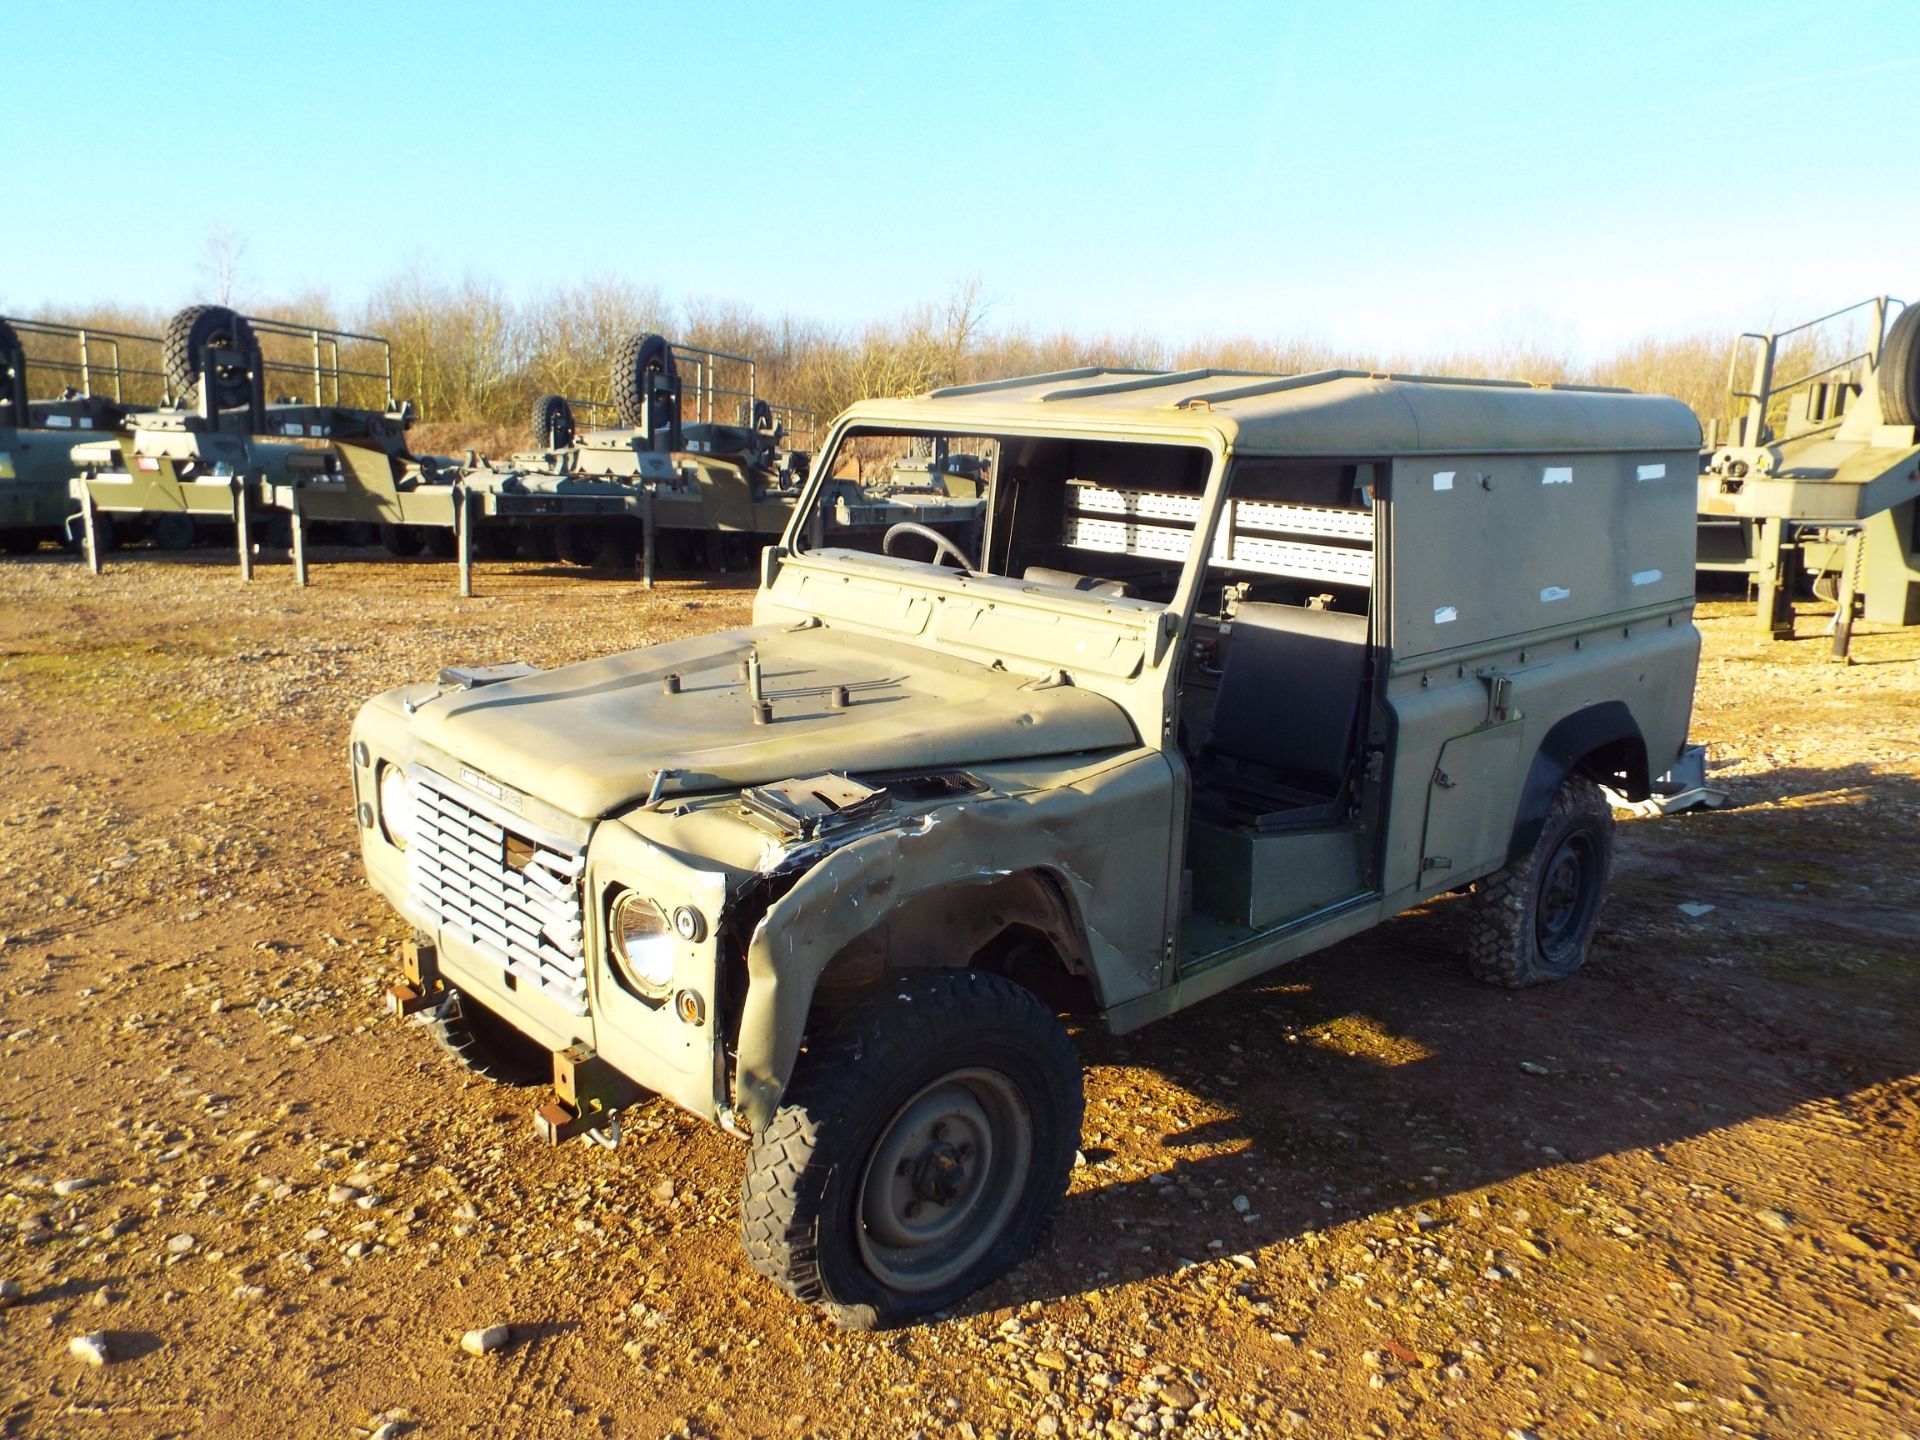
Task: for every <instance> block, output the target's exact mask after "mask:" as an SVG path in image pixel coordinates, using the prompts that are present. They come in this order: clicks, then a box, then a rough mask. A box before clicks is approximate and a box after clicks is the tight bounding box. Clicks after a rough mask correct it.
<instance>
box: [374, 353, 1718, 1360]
mask: <svg viewBox="0 0 1920 1440" xmlns="http://www.w3.org/2000/svg"><path fill="white" fill-rule="evenodd" d="M1699 443H1700V430H1699V426H1698V425H1697V423H1696V422H1695V420H1694V418H1693V416H1692V414H1691V413H1690V412H1689V411H1688V410H1687V408H1686V407H1685V406H1683V405H1681V404H1680V403H1679V402H1678V401H1675V400H1670V399H1665V398H1661V397H1657V396H1644V395H1634V394H1629V393H1626V392H1622V391H1604V390H1593V389H1581V388H1574V387H1559V386H1554V387H1536V386H1530V385H1526V384H1515V383H1504V382H1489V381H1472V380H1453V379H1436V378H1427V377H1389V376H1383V375H1369V374H1364V373H1359V372H1352V371H1331V372H1326V373H1322V374H1313V375H1299V376H1286V377H1280V376H1269V375H1249V374H1234V373H1222V372H1219V371H1208V370H1200V371H1187V372H1182V373H1176V374H1158V373H1141V372H1133V371H1099V370H1074V371H1068V372H1064V373H1060V374H1053V375H1041V376H1034V377H1029V378H1024V379H1015V380H1007V381H1000V382H995V383H990V384H980V385H968V386H960V387H956V388H952V389H947V390H940V391H936V392H934V393H933V394H931V395H927V396H924V397H921V398H918V399H903V400H880V401H873V402H869V403H864V404H860V405H857V406H855V407H853V409H851V410H850V411H848V412H847V413H846V414H845V415H843V416H842V417H841V418H840V419H839V420H838V421H837V422H836V423H835V425H834V427H833V429H832V432H831V433H830V435H829V437H828V440H827V442H826V444H825V446H824V448H823V450H822V452H821V456H820V459H819V461H818V462H817V463H816V464H815V465H814V467H813V469H812V473H811V475H810V477H809V480H808V484H807V488H806V489H805V490H804V491H803V492H802V495H801V497H800V499H799V502H798V504H797V506H796V509H795V513H794V516H793V519H792V522H791V523H790V525H789V526H788V528H787V531H786V534H785V536H784V538H783V540H782V543H781V544H779V545H777V546H774V547H771V548H769V549H768V550H767V551H766V552H765V553H764V556H763V563H762V583H761V588H760V592H759V595H758V598H757V600H756V601H755V608H754V623H753V624H752V625H751V626H749V627H747V628H745V629H741V630H734V631H728V632H724V633H721V634H715V635H708V636H704V637H701V638H698V639H690V640H680V641H675V642H673V643H670V644H665V645H658V646H654V647H651V648H648V649H643V650H634V651H630V652H627V653H625V654H620V655H611V656H608V657H606V658H604V659H599V660H592V661H588V662H585V663H582V664H577V665H570V666H567V667H564V668H561V669H557V670H547V671H542V670H535V669H533V668H531V667H529V666H525V665H519V664H511V663H509V664H501V665H497V666H490V667H482V668H475V669H468V670H449V671H445V672H443V673H442V674H441V675H440V677H439V680H438V682H437V683H422V684H413V685H407V686H403V687H401V688H400V689H397V690H393V691H390V692H388V693H387V694H385V695H382V696H380V697H379V698H377V699H375V700H373V701H371V702H369V703H368V704H367V706H366V707H365V708H364V709H363V710H362V711H361V713H360V716H359V718H358V721H357V722H356V724H355V727H354V732H353V744H352V769H353V785H354V793H355V798H356V802H357V808H358V820H359V827H360V837H361V845H362V849H363V853H364V858H365V862H366V866H367V870H368V873H369V875H370V876H371V878H372V881H373V883H374V885H375V886H376V887H377V888H378V889H379V890H380V891H381V892H382V893H383V894H385V895H386V896H387V897H388V899H390V900H391V901H392V902H393V904H394V905H395V906H396V907H398V909H399V910H400V911H401V913H402V914H403V915H404V916H405V917H406V918H407V919H408V920H409V921H410V922H411V923H412V925H413V926H414V928H415V938H414V941H413V942H412V944H411V945H410V946H409V947H408V950H407V955H408V961H407V964H408V971H409V973H408V975H407V977H406V980H405V982H404V983H402V984H398V985H396V986H395V988H394V991H393V996H392V998H393V1003H394V1006H395V1008H396V1009H398V1010H400V1011H403V1012H407V1013H413V1014H415V1015H416V1016H417V1017H419V1018H421V1019H423V1020H428V1021H430V1022H431V1023H433V1024H436V1025H438V1026H439V1027H440V1028H441V1031H442V1033H443V1035H444V1036H445V1037H446V1038H447V1039H448V1041H449V1042H450V1043H451V1044H452V1045H454V1046H455V1048H457V1049H459V1050H460V1051H461V1052H462V1053H463V1054H464V1055H465V1056H466V1057H467V1058H468V1059H469V1060H470V1061H471V1062H472V1063H474V1064H476V1065H478V1066H480V1067H482V1068H483V1069H487V1070H489V1071H492V1072H493V1073H496V1074H502V1075H509V1074H513V1073H515V1072H519V1073H521V1074H525V1073H526V1072H527V1070H528V1069H529V1068H531V1070H532V1072H533V1073H534V1074H536V1075H538V1076H539V1077H540V1078H541V1080H542V1081H543V1082H548V1081H549V1080H550V1083H551V1085H552V1087H553V1092H554V1093H553V1094H551V1095H549V1096H547V1097H546V1100H547V1103H546V1104H545V1106H544V1107H543V1108H542V1109H541V1110H540V1112H539V1116H538V1124H539V1126H540V1127H541V1129H542V1130H543V1132H544V1133H546V1134H547V1135H548V1136H549V1137H554V1138H557V1137H562V1136H565V1135H568V1134H571V1133H576V1132H578V1131H581V1130H586V1129H591V1130H596V1131H598V1132H599V1133H600V1134H601V1136H602V1138H605V1132H606V1131H607V1130H608V1129H614V1130H615V1131H616V1133H617V1125H618V1111H619V1108H620V1106H621V1105H623V1104H625V1103H628V1102H629V1101H630V1100H632V1099H634V1098H636V1097H638V1096H639V1095H640V1094H642V1093H643V1092H653V1093H657V1094H659V1095H664V1096H666V1097H668V1098H670V1099H672V1100H673V1101H675V1102H677V1103H678V1104H680V1105H682V1106H685V1107H686V1108H687V1109H689V1110H691V1111H693V1112H694V1113H696V1114H698V1115H702V1116H705V1117H707V1118H709V1119H711V1120H713V1121H715V1122H717V1123H718V1124H720V1125H722V1126H724V1127H725V1128H726V1129H727V1130H729V1131H730V1132H732V1133H734V1134H736V1135H739V1136H741V1137H742V1138H744V1139H745V1140H746V1142H747V1155H746V1178H745V1184H744V1188H743V1191H742V1196H741V1207H740V1208H741V1229H742V1238H743V1242H744V1244H745V1248H746V1250H747V1253H748V1255H749V1256H750V1257H751V1259H752V1261H753V1263H754V1264H755V1265H756V1266H757V1267H758V1268H759V1269H760V1270H762V1271H763V1272H765V1273H766V1274H767V1275H769V1276H771V1277H772V1278H773V1279H774V1280H776V1281H777V1282H779V1283H780V1284H781V1285H782V1286H784V1287H785V1288H786V1289H787V1290H789V1291H790V1292H791V1293H792V1294H794V1295H796V1296H798V1297H799V1298H801V1299H802V1300H805V1301H809V1302H813V1303H816V1304H819V1305H822V1306H825V1307H827V1308H828V1309H830V1310H831V1312H832V1313H833V1314H834V1315H835V1316H836V1317H837V1318H839V1319H840V1320H841V1321H842V1323H846V1324H852V1325H875V1324H885V1323H889V1322H893V1321H898V1320H900V1319H903V1318H906V1317H910V1316H913V1315H916V1314H922V1313H926V1312H930V1311H933V1310H937V1309H940V1308H942V1307H944V1306H947V1305H949V1304H951V1303H952V1302H953V1301H954V1300H955V1299H956V1298H958V1297H959V1296H961V1295H963V1294H965V1293H966V1292H968V1291H970V1290H972V1289H974V1288H975V1287H977V1286H979V1285H981V1284H983V1283H984V1282H986V1281H987V1280H989V1279H991V1278H993V1277H994V1276H995V1275H997V1274H999V1273H1001V1272H1003V1271H1005V1270H1006V1269H1007V1268H1009V1267H1010V1266H1012V1265H1014V1264H1016V1263H1017V1262H1018V1261H1019V1260H1020V1259H1021V1258H1022V1257H1023V1256H1024V1255H1025V1254H1026V1253H1027V1252H1028V1250H1029V1248H1030V1247H1031V1246H1032V1244H1033V1243H1034V1240H1035V1237H1036V1235H1037V1234H1038V1233H1039V1231H1040V1229H1041V1227H1042V1225H1043V1223H1044V1222H1045V1221H1046V1219H1047V1218H1048V1216H1049V1213H1050V1212H1051V1211H1052V1209H1053V1208H1054V1206H1055V1204H1056V1202H1057V1201H1058V1200H1059V1198H1060V1196H1061V1194H1062V1193H1063V1191H1064V1189H1065V1186H1066V1181H1067V1174H1068V1170H1069V1167H1070V1166H1071V1164H1072V1162H1073V1157H1074V1150H1075V1146H1076V1144H1077V1142H1078V1138H1079V1129H1080V1119H1081V1111H1082V1080H1081V1071H1080V1067H1079V1063H1078V1061H1077V1060H1076V1058H1075V1052H1074V1048H1073V1045H1072V1043H1071V1042H1070V1040H1069V1036H1068V1032H1067V1030H1066V1028H1065V1026H1064V1025H1063V1023H1062V1019H1061V1017H1062V1016H1063V1015H1065V1014H1078V1015H1081V1016H1084V1017H1087V1018H1088V1019H1098V1020H1099V1021H1102V1022H1104V1023H1105V1024H1106V1025H1107V1027H1108V1028H1109V1029H1111V1030H1113V1031H1116V1032H1125V1031H1128V1030H1132V1029H1134V1028H1136V1027H1138V1026H1140V1025H1143V1024H1145V1023H1146V1022H1147V1021H1149V1020H1153V1019H1156V1018H1158V1017H1160V1016H1163V1015H1168V1014H1171V1013H1173V1012H1174V1011H1176V1010H1180V1009H1182V1008H1184V1007H1186V1006H1188V1005H1192V1004H1196V1003H1198V1002H1199V1001H1202V1000H1205V999H1206V998H1208V997H1209V996H1212V995H1215V994H1218V993H1219V992H1220V991H1222V990H1225V989H1227V988H1228V987H1229V986H1232V985H1234V984H1236V983H1238V982H1240V981H1242V980H1245V979H1247V978H1249V977H1251V976H1254V975H1258V974H1261V973H1262V972H1264V971H1267V970H1270V969H1272V968H1273V967H1274V966H1277V965H1280V964H1282V963H1284V962H1286V961H1288V960H1293V959H1297V958H1299V957H1300V956H1303V955H1306V954H1309V953H1311V952H1312V951H1315V950H1318V949H1320V948H1322V947H1323V946H1326V945H1329V944H1331V943H1333V942H1334V941H1336V940H1339V939H1341V938H1343V937H1345V936H1350V935H1353V934H1354V933H1356V932H1358V931H1361V930H1364V929H1367V928H1368V927H1370V926H1374V925H1378V924H1380V923H1381V922H1382V921H1384V920H1387V919H1390V918H1391V917H1392V916H1394V915H1395V914H1396V913H1397V912H1399V911H1401V910H1404V909H1406V908H1407V907H1408V906H1411V905H1414V904H1416V903H1418V902H1420V901H1423V900H1425V899H1427V898H1428V897H1430V896H1433V895H1435V894H1436V893H1438V892H1443V891H1467V892H1470V894H1469V897H1468V898H1466V899H1464V900H1463V901H1462V902H1460V903H1462V904H1464V905H1467V906H1469V907H1471V913H1472V916H1473V919H1472V922H1471V924H1470V926H1469V927H1468V928H1467V932H1466V933H1467V934H1468V935H1469V937H1470V939H1469V942H1468V944H1467V954H1466V956H1465V960H1466V963H1467V964H1468V966H1469V967H1470V968H1471V969H1472V971H1473V972H1474V973H1475V974H1476V975H1479V976H1480V977H1482V978H1484V979H1486V980H1489V981H1492V982H1495V983H1497V984H1501V985H1509V986H1520V985H1531V984H1534V983H1536V982H1540V981H1545V980H1555V979H1559V978H1562V977H1564V976H1566V975H1569V974H1571V973H1572V972H1573V971H1575V970H1576V969H1578V968H1579V967H1580V965H1581V963H1582V962H1583V961H1584V960H1585V959H1586V956H1587V951H1588V945H1589V941H1590V939H1591V936H1592V934H1593V929H1594V924H1595V921H1596V918H1597V916H1598V914H1599V911H1600V907H1601V902H1602V900H1603V898H1604V895H1605V891H1606V885H1607V872H1608V863H1609V858H1610V853H1611V847H1612V821H1611V812H1610V810H1609V808H1608V804H1607V801H1606V799H1605V798H1604V797H1603V794H1602V787H1607V788H1609V789H1611V790H1613V791H1616V792H1621V793H1624V794H1625V795H1626V796H1629V797H1633V798H1640V797H1644V796H1646V795H1647V794H1648V792H1649V790H1650V788H1651V787H1652V786H1653V785H1654V784H1655V781H1656V777H1659V776H1660V775H1661V774H1662V772H1664V771H1666V770H1668V769H1669V767H1671V766H1672V765H1673V764H1674V763H1675V761H1676V759H1678V758H1679V757H1680V756H1681V754H1682V750H1683V745H1684V742H1685V737H1686V733H1687V723H1688V716H1689V711H1690V709H1691V706H1692V701H1693V689H1694V675H1695V669H1696V664H1697V660H1698V654H1699V635H1698V632H1697V631H1696V629H1695V628H1694V624H1693V603H1694V597H1693V560H1694V555H1693V535H1694V524H1693V506H1694V477H1695V470H1696V468H1697V467H1696V456H1697V452H1698V448H1699ZM930 444H938V445H940V446H941V447H942V448H950V449H951V450H952V452H954V453H962V454H966V455H971V456H978V457H981V459H982V462H983V467H982V468H983V472H984V474H985V475H986V476H987V477H989V478H988V480H987V483H986V496H985V498H986V520H985V525H984V530H983V533H982V536H981V539H980V542H979V544H978V547H977V549H963V548H962V547H961V545H960V544H958V543H956V542H955V541H954V540H953V539H952V538H950V537H947V536H943V535H940V534H938V533H937V532H931V531H928V530H926V529H924V528H921V527H917V526H915V525H912V524H910V523H908V524H902V525H898V526H896V527H894V530H893V532H892V533H890V534H889V536H888V537H887V542H886V545H885V547H884V550H885V553H880V554H874V553H866V552H861V551H854V550H848V549H842V548H836V547H834V546H832V545H830V544H827V543H824V542H823V540H822V535H823V534H824V526H823V525H822V523H821V517H820V516H819V514H818V505H819V503H820V497H821V496H822V495H823V494H825V493H828V489H829V487H830V486H831V485H832V483H833V481H834V479H835V477H836V476H839V475H843V474H852V473H855V472H856V470H857V468H858V467H859V466H862V465H864V466H868V467H872V466H873V465H875V464H879V465H882V466H884V465H886V464H889V463H892V462H891V461H890V460H889V459H888V458H887V457H889V456H897V457H905V456H909V455H913V454H923V453H926V452H927V450H928V449H929V446H930Z"/></svg>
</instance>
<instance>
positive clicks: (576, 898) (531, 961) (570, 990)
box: [407, 768, 587, 1015]
mask: <svg viewBox="0 0 1920 1440" xmlns="http://www.w3.org/2000/svg"><path fill="white" fill-rule="evenodd" d="M410 776H411V778H412V780H413V784H414V795H415V797H416V799H417V801H418V807H419V820H418V823H417V825H416V827H415V834H414V838H413V843H412V844H411V845H410V846H409V847H408V849H407V895H408V899H409V900H410V901H411V902H412V908H413V909H414V910H415V911H416V912H417V913H418V914H420V915H424V916H427V917H430V918H431V919H432V921H433V922H434V924H435V925H437V926H438V927H439V928H440V929H441V930H442V931H443V932H445V933H446V934H448V935H452V936H456V937H458V938H459V939H461V940H464V941H466V942H467V943H468V944H470V945H472V946H473V947H474V948H475V949H476V950H478V951H480V953H481V954H483V955H487V956H490V957H491V958H492V959H494V960H497V961H499V962H500V964H501V965H502V966H503V967H504V968H505V969H507V970H509V971H511V972H512V973H513V974H514V975H516V976H518V977H519V978H520V979H521V980H522V981H526V982H529V983H531V984H532V985H534V986H535V987H536V988H538V989H539V990H540V991H541V992H542V993H543V994H545V995H546V996H547V997H548V998H549V999H551V1000H552V1001H553V1002H554V1003H555V1004H557V1005H559V1006H560V1007H561V1008H562V1009H564V1010H567V1011H569V1012H570V1013H572V1014H575V1015H584V1014H586V1013H587V968H586V960H585V948H584V945H583V943H582V934H581V929H582V926H581V901H580V888H581V887H580V872H581V871H582V870H583V869H584V868H585V867H586V855H585V853H584V852H583V851H581V850H569V849H565V848H562V847H561V846H559V845H555V844H552V843H549V842H548V841H546V840H544V839H537V838H533V837H530V836H527V835H525V834H522V833H520V832H519V831H516V830H513V829H509V828H508V827H507V826H505V825H502V824H500V823H498V822H497V821H495V820H494V819H493V818H492V817H491V816H490V815H487V814H484V813H482V812H481V811H480V810H478V809H476V808H474V805H473V803H472V802H471V801H468V800H464V799H461V798H458V797H457V796H456V795H455V794H454V793H453V790H452V787H451V786H450V785H449V784H448V782H447V781H445V780H443V779H441V778H440V777H439V776H438V775H435V774H433V773H432V772H431V771H427V770H420V769H417V768H416V769H414V770H412V771H411V772H410Z"/></svg>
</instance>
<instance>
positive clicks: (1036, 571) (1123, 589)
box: [1020, 565, 1135, 600]
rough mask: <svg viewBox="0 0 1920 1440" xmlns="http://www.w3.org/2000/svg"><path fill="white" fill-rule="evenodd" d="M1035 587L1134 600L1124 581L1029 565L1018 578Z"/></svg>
mask: <svg viewBox="0 0 1920 1440" xmlns="http://www.w3.org/2000/svg"><path fill="white" fill-rule="evenodd" d="M1020 578H1021V579H1022V580H1026V581H1028V582H1030V583H1032V584H1035V585H1055V586H1058V587H1059V588H1060V589H1062V590H1081V591H1084V592H1085V593H1087V594H1089V595H1108V596H1111V597H1112V598H1114V599H1116V600H1132V599H1134V598H1135V596H1134V593H1133V586H1131V585H1129V584H1128V583H1127V582H1126V581H1124V580H1102V579H1100V578H1099V577H1098V576H1094V575H1076V574H1075V573H1074V572H1073V571H1071V570H1053V569H1049V568H1048V567H1047V566H1045V565H1029V566H1028V567H1027V568H1026V571H1025V572H1024V573H1023V574H1022V575H1021V576H1020Z"/></svg>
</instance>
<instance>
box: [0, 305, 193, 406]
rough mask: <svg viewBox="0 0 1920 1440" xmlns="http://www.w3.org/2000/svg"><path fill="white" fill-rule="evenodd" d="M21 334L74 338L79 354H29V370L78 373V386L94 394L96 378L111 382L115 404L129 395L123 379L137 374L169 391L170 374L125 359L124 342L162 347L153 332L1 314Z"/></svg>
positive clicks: (107, 382)
mask: <svg viewBox="0 0 1920 1440" xmlns="http://www.w3.org/2000/svg"><path fill="white" fill-rule="evenodd" d="M0 319H5V320H6V322H7V324H8V325H10V326H11V327H12V328H13V331H14V333H15V334H17V335H20V336H21V337H23V339H24V337H26V336H28V335H38V336H41V337H43V338H46V339H52V340H68V341H72V342H73V343H74V345H75V346H76V347H77V353H76V354H75V356H74V358H72V359H70V360H69V359H59V358H49V357H47V356H45V355H28V356H27V357H26V367H27V370H28V371H29V372H32V371H34V370H42V371H45V372H47V373H49V374H53V375H67V376H76V377H78V379H79V381H80V385H79V389H80V393H81V394H83V395H88V396H91V395H92V394H93V393H94V391H93V387H94V384H95V382H96V380H98V381H100V382H101V383H105V384H110V385H111V386H112V389H113V396H112V398H113V401H114V403H115V404H121V403H124V401H125V399H126V395H125V392H124V388H123V386H122V383H121V382H122V381H123V380H125V379H128V378H131V377H134V376H139V377H142V378H145V379H152V380H158V381H159V382H160V388H161V393H162V394H163V395H164V394H165V391H166V383H167V377H166V375H165V374H164V373H162V372H161V371H159V370H156V369H152V368H150V367H148V366H144V365H130V364H128V363H127V362H126V360H125V359H123V358H122V356H121V353H120V347H121V346H122V345H151V346H153V347H155V349H158V348H159V345H160V341H159V340H158V338H156V337H155V336H152V335H139V334H135V333H134V332H132V331H130V330H103V329H100V328H98V327H96V326H92V325H65V324H61V323H60V322H58V321H53V320H18V319H14V318H13V317H11V316H0Z"/></svg>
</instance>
